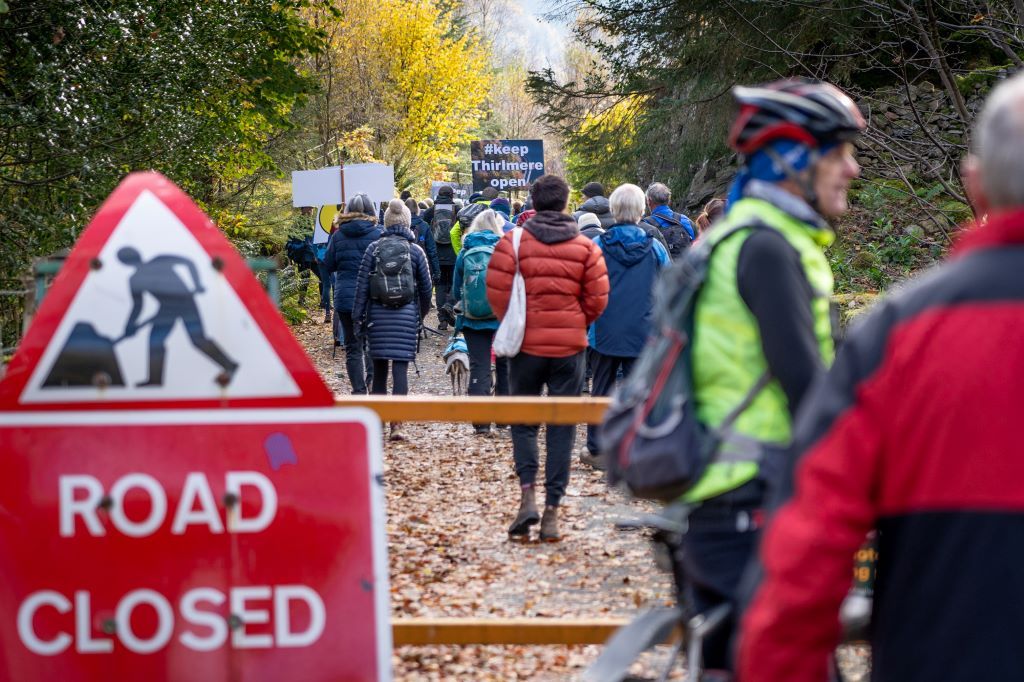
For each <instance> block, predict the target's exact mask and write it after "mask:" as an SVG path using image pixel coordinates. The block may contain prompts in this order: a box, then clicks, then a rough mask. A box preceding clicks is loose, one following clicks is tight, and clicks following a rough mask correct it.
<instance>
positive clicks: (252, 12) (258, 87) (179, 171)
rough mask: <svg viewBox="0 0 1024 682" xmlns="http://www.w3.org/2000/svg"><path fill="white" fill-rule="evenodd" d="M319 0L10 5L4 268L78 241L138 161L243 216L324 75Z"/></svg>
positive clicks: (2, 56) (2, 163)
mask: <svg viewBox="0 0 1024 682" xmlns="http://www.w3.org/2000/svg"><path fill="white" fill-rule="evenodd" d="M309 4H310V3H309V2H308V1H307V0H248V1H247V2H237V0H204V1H203V2H194V1H193V0H187V1H186V0H106V1H101V2H80V0H50V1H48V2H15V3H12V7H11V8H10V11H9V12H7V13H3V14H0V133H2V138H0V139H2V140H3V142H2V146H0V225H2V232H0V244H2V248H0V277H4V278H10V277H15V276H19V275H20V274H21V273H23V272H24V271H25V270H26V268H27V266H28V263H29V261H30V259H31V258H33V257H36V256H41V255H45V254H48V253H50V252H53V251H55V250H57V249H60V248H63V247H67V246H69V245H70V244H71V243H72V242H73V241H74V238H75V236H76V235H77V234H79V233H80V232H81V230H82V228H83V227H84V226H85V225H86V223H87V222H88V220H89V219H90V217H91V215H92V214H93V212H94V211H95V210H96V208H97V207H98V205H99V204H100V202H102V201H103V199H104V198H106V196H107V195H108V194H109V193H110V192H111V191H112V190H113V188H114V187H115V186H116V185H117V183H118V182H120V180H121V179H122V178H123V177H124V176H125V175H126V174H127V173H129V172H131V171H135V170H148V169H154V170H158V171H160V172H162V173H164V174H165V175H167V176H168V177H170V178H171V179H172V180H173V181H175V182H176V183H178V184H179V185H180V186H181V187H183V188H184V189H185V190H186V191H187V192H188V193H189V194H191V195H192V196H193V197H195V198H196V199H197V200H199V201H200V202H201V203H202V204H203V206H204V208H206V209H207V210H208V211H209V212H210V213H211V214H212V215H213V216H214V217H215V218H218V219H227V220H226V222H227V223H228V224H231V222H232V221H231V220H230V219H229V216H228V214H227V213H226V211H227V209H228V207H230V206H231V205H233V204H234V203H236V202H237V200H238V193H239V192H241V191H243V190H244V186H243V185H242V184H241V183H243V181H246V180H250V179H251V178H253V177H255V174H257V173H266V172H278V171H277V169H276V167H275V165H274V164H273V162H272V159H271V157H270V156H269V155H268V153H267V151H266V145H267V143H268V141H269V140H270V139H272V138H273V137H274V136H275V135H277V134H279V133H280V131H282V130H284V129H287V128H288V127H289V126H290V125H291V121H290V116H291V113H292V110H293V108H294V107H295V106H296V105H297V104H299V103H301V102H302V100H303V98H304V97H305V95H306V93H308V92H310V91H311V90H312V89H313V87H314V85H315V84H314V82H313V81H312V80H311V79H310V78H308V77H307V76H306V75H304V74H303V73H301V72H300V71H299V70H298V69H297V68H296V63H297V60H298V59H299V58H301V57H303V56H305V55H308V54H311V53H313V52H315V51H316V50H318V49H320V47H321V41H322V39H321V36H320V35H319V34H318V33H317V32H316V31H314V30H313V29H311V28H310V27H309V26H308V25H307V24H306V23H305V21H304V20H303V18H302V16H301V14H300V9H301V8H302V7H304V6H307V5H309ZM244 222H245V221H244V220H242V219H238V220H237V221H236V226H237V227H238V228H239V229H241V225H242V223H244ZM238 236H240V237H246V238H248V237H252V235H250V234H249V230H248V229H247V230H244V234H239V235H238ZM257 250H259V249H257ZM5 341H6V339H5Z"/></svg>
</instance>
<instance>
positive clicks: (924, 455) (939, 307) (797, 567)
mask: <svg viewBox="0 0 1024 682" xmlns="http://www.w3.org/2000/svg"><path fill="white" fill-rule="evenodd" d="M1022 426H1024V211H1022V212H1016V213H1007V214H1002V215H1000V216H996V217H993V218H992V219H991V220H990V221H989V223H988V224H987V225H985V226H984V227H980V228H975V229H973V230H971V231H969V232H967V233H966V234H965V235H964V237H963V238H962V239H961V240H960V242H959V244H958V245H957V248H956V249H955V250H954V253H953V256H952V258H951V259H950V261H949V262H948V263H946V264H944V265H943V266H942V267H940V268H937V269H936V270H934V271H932V272H930V273H928V274H926V275H924V276H922V277H921V278H919V279H917V280H916V281H914V282H913V283H911V284H910V285H908V286H907V287H906V288H904V289H903V290H901V291H900V292H898V293H897V294H895V295H894V296H892V297H890V298H889V299H888V300H887V301H886V302H885V303H883V304H880V306H879V308H878V309H877V310H875V311H874V312H873V313H871V314H870V315H869V316H868V318H867V319H866V320H865V321H864V322H863V323H862V324H861V325H860V326H859V327H857V328H856V329H855V330H854V331H853V332H852V333H851V334H850V336H849V338H848V339H847V342H846V343H845V344H844V345H843V346H842V348H841V349H840V352H839V354H838V355H837V357H836V361H835V364H834V365H833V367H832V369H831V370H830V371H829V373H828V374H827V375H824V376H823V377H821V378H819V380H818V381H816V382H815V384H814V387H813V388H812V389H811V393H810V394H809V395H808V396H807V400H806V401H805V410H804V412H803V413H802V414H801V415H800V418H799V419H798V422H797V430H796V440H795V442H796V444H797V445H796V448H795V449H794V451H795V452H796V453H798V454H797V457H798V458H799V463H798V465H797V466H795V467H794V468H795V478H796V484H795V492H794V494H793V495H792V497H791V498H790V499H789V501H788V502H787V503H786V504H785V505H784V506H782V507H781V509H780V510H779V512H778V514H777V515H776V516H775V518H774V520H773V521H772V523H771V524H770V526H769V527H768V530H767V532H766V535H765V538H764V543H763V546H762V550H761V559H762V561H763V563H764V567H765V581H764V583H763V584H762V586H761V589H760V590H759V592H758V593H757V596H756V597H755V599H754V601H753V603H752V604H751V607H750V609H749V610H748V611H747V613H746V616H745V617H744V619H743V630H742V634H741V640H740V661H739V664H740V671H741V675H740V680H741V681H742V682H755V681H757V680H771V681H776V680H787V681H790V682H801V681H804V680H806V681H808V682H810V681H812V680H813V681H815V682H818V681H821V680H825V679H827V672H826V671H827V660H828V656H829V654H830V653H831V652H832V650H833V649H834V647H835V646H836V644H837V643H838V641H839V635H840V628H839V621H838V617H837V613H838V609H839V605H840V603H841V602H842V600H843V597H844V596H845V595H846V592H847V590H848V589H849V587H850V577H851V561H852V557H853V555H854V552H855V551H856V550H857V548H858V546H859V545H860V544H861V543H862V542H863V540H864V536H865V534H866V533H867V532H868V531H869V530H871V529H872V528H878V529H879V530H880V531H881V533H880V545H879V563H878V577H877V582H876V585H875V608H874V616H873V622H872V656H873V666H872V674H871V679H872V680H873V681H874V682H892V681H896V680H898V681H900V682H907V681H914V680H921V681H924V680H928V681H931V680H943V681H944V682H958V681H964V682H967V681H971V682H973V681H975V680H997V679H999V680H1024V429H1022ZM784 487H785V486H784Z"/></svg>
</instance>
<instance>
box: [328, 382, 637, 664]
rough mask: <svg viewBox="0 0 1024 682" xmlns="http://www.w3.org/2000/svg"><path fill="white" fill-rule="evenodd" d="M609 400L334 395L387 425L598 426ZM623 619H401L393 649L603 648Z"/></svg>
mask: <svg viewBox="0 0 1024 682" xmlns="http://www.w3.org/2000/svg"><path fill="white" fill-rule="evenodd" d="M610 403H611V399H610V398H590V397H587V398H544V397H523V396H514V397H509V396H494V397H469V396H452V397H442V396H430V395H409V396H383V395H380V396H367V395H345V396H336V397H335V404H336V405H337V406H338V407H368V408H370V409H371V410H373V411H375V412H376V413H377V414H378V415H379V416H380V420H381V421H383V422H390V421H396V422H499V423H506V424H597V423H600V421H601V418H602V416H603V415H604V412H605V410H606V409H607V408H608V405H609V404H610ZM626 622H627V620H626V619H624V618H565V619H562V618H400V619H396V620H394V621H392V624H391V632H392V638H393V640H394V645H395V646H404V645H420V646H423V645H441V644H454V645H466V644H505V645H517V644H603V643H604V642H605V641H607V640H608V638H609V637H611V636H612V634H613V633H614V632H615V631H616V630H617V629H618V628H620V627H622V626H623V625H625V624H626Z"/></svg>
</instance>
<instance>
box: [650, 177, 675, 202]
mask: <svg viewBox="0 0 1024 682" xmlns="http://www.w3.org/2000/svg"><path fill="white" fill-rule="evenodd" d="M647 198H648V199H650V200H651V203H652V204H654V205H655V206H663V205H665V204H667V203H668V202H670V201H671V200H672V190H670V189H669V188H668V185H665V184H662V183H660V182H655V183H654V184H652V185H651V186H650V187H648V188H647Z"/></svg>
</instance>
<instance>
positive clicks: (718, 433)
mask: <svg viewBox="0 0 1024 682" xmlns="http://www.w3.org/2000/svg"><path fill="white" fill-rule="evenodd" d="M750 227H753V228H755V229H771V228H768V227H767V226H764V225H762V224H756V225H750V224H746V225H738V226H735V227H731V228H728V231H727V232H726V233H725V234H723V235H722V236H721V238H717V237H716V238H715V239H705V240H702V241H701V242H700V243H699V244H698V245H697V246H696V247H694V248H693V249H690V250H688V251H686V252H685V253H684V255H683V257H682V258H681V259H680V260H679V261H678V262H676V263H675V264H673V265H672V267H670V268H667V269H666V270H664V271H663V273H662V275H661V279H660V281H659V283H658V285H657V287H656V288H655V292H656V298H655V305H654V320H655V321H654V327H653V330H652V334H651V338H650V339H649V340H648V342H647V345H646V346H644V349H643V351H642V352H641V354H640V357H639V358H637V362H636V364H635V365H634V367H633V370H632V371H631V372H630V374H629V376H628V378H627V379H626V380H625V381H624V382H623V383H622V385H621V386H620V388H619V389H618V390H617V391H616V392H615V395H614V399H613V400H612V404H611V406H610V407H609V408H608V411H607V412H606V413H605V416H604V422H603V423H602V424H601V426H600V430H599V432H598V438H599V444H600V448H601V452H602V453H603V454H604V455H605V457H606V462H607V465H608V483H609V485H618V484H623V485H625V487H626V488H627V489H628V490H629V492H630V493H631V494H632V495H633V496H634V497H639V498H643V499H651V500H661V501H665V502H667V501H670V500H674V499H676V498H677V497H679V496H680V495H682V494H683V493H685V492H686V491H687V490H689V489H690V488H692V487H693V486H694V485H695V484H696V483H697V482H698V481H699V480H700V478H701V476H702V475H703V474H704V470H705V469H706V468H707V465H708V464H709V463H710V462H711V461H713V460H714V458H715V456H716V455H717V453H718V450H719V446H720V445H721V444H722V441H723V440H724V439H726V438H728V437H729V436H730V435H731V434H732V430H731V429H732V425H733V423H734V422H735V421H736V419H737V418H738V417H739V416H740V415H741V414H742V413H743V412H744V411H745V410H746V409H747V408H748V407H749V406H750V404H751V403H752V402H753V401H754V398H756V397H757V395H758V394H759V393H760V392H761V391H762V390H763V389H764V387H765V386H767V384H768V382H769V381H770V379H771V377H770V376H769V375H767V374H765V375H764V376H762V377H761V378H760V379H759V380H758V381H757V383H756V384H755V385H754V387H753V388H752V389H751V390H750V392H749V393H748V394H747V395H746V396H745V397H744V399H743V400H742V401H741V402H740V404H739V405H737V406H736V407H735V408H734V409H733V411H732V412H730V413H729V415H728V416H727V417H726V418H725V420H724V421H723V422H722V424H721V426H719V427H718V428H715V429H711V428H707V427H705V426H704V425H703V424H701V423H700V422H699V421H698V419H697V415H696V406H695V405H694V402H693V385H692V377H693V373H692V365H691V357H690V353H691V350H692V349H691V346H690V340H691V339H692V338H693V317H694V310H695V307H696V302H697V295H698V293H699V292H700V289H701V287H702V286H703V284H704V281H705V279H706V278H707V272H708V262H709V260H710V258H711V253H712V251H713V250H714V248H715V247H716V246H717V245H718V244H721V243H723V242H724V241H725V240H726V239H728V238H729V237H730V236H732V235H733V234H734V233H736V232H738V231H740V230H743V229H746V228H750Z"/></svg>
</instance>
